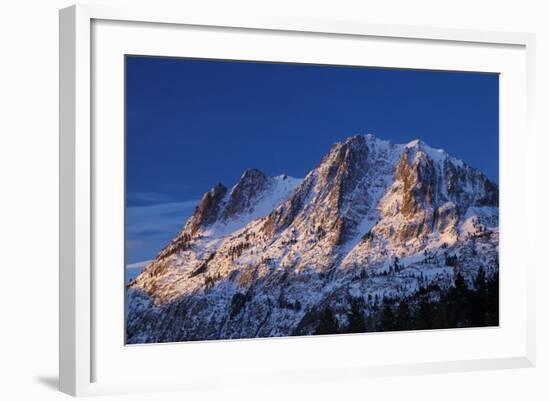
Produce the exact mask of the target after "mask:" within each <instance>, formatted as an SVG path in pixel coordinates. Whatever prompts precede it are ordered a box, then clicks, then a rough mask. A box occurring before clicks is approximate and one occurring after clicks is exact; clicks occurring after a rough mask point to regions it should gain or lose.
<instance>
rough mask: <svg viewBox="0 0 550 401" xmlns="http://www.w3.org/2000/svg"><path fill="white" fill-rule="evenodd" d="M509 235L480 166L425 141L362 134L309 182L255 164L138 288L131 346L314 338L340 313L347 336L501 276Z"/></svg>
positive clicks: (131, 304)
mask: <svg viewBox="0 0 550 401" xmlns="http://www.w3.org/2000/svg"><path fill="white" fill-rule="evenodd" d="M498 233H499V231H498V187H497V186H496V185H495V184H494V183H492V182H491V181H490V180H489V179H487V178H486V177H485V176H484V175H483V174H482V173H481V172H480V171H478V170H476V169H474V168H472V167H469V166H468V165H466V164H465V163H464V162H463V161H461V160H459V159H457V158H454V157H452V156H450V155H449V154H447V153H446V152H445V151H443V150H436V149H432V148H431V147H429V146H428V145H426V144H425V143H423V142H421V141H419V140H415V141H412V142H410V143H408V144H404V145H400V144H392V143H390V142H388V141H384V140H381V139H378V138H377V137H375V136H373V135H366V136H360V135H357V136H352V137H349V138H347V139H346V140H345V141H343V142H338V143H336V144H334V145H333V146H332V147H331V148H330V150H329V152H328V153H327V154H326V155H325V156H324V158H323V159H322V161H321V163H320V164H319V165H318V166H317V167H316V168H315V169H313V170H312V171H310V172H309V174H307V176H306V177H305V178H304V179H303V180H302V179H296V178H292V177H288V176H286V175H282V176H277V177H268V176H266V175H265V174H263V173H262V172H261V171H259V170H256V169H251V170H247V171H245V172H244V173H243V175H242V176H241V178H240V180H239V182H238V183H237V184H236V185H234V186H233V188H231V190H228V189H227V188H226V187H225V186H223V185H222V184H217V185H216V186H214V187H213V188H212V189H211V190H210V191H208V192H207V193H206V194H205V195H204V196H203V198H202V200H201V202H200V204H199V206H198V207H197V209H196V210H195V212H194V214H193V215H192V217H191V218H190V219H189V220H188V221H187V223H186V224H185V226H184V227H183V229H182V231H181V232H180V233H179V234H178V235H177V236H176V237H175V238H174V239H173V240H172V241H171V242H170V243H169V244H168V245H167V246H166V247H165V248H164V249H163V250H162V251H161V252H160V253H159V254H158V256H157V257H156V259H155V260H154V261H153V262H151V263H150V264H149V265H147V267H146V268H145V269H144V271H143V272H142V273H141V274H140V275H139V276H138V277H137V278H136V279H135V280H133V281H132V282H131V283H130V285H129V286H128V292H127V296H128V303H127V305H128V310H127V342H128V343H150V342H167V341H186V340H208V339H228V338H251V337H271V336H287V335H302V334H313V333H315V332H322V331H319V327H320V325H322V322H323V319H324V317H323V316H324V314H326V313H328V312H327V311H329V312H330V316H331V319H333V320H334V322H333V326H334V330H336V331H345V328H346V327H349V326H350V325H352V323H353V322H352V321H351V320H353V319H355V318H352V316H360V318H361V319H363V318H365V319H368V318H369V316H371V317H372V318H373V319H375V318H376V316H378V315H379V314H380V313H379V309H380V304H381V302H382V300H392V302H394V303H398V302H399V300H403V299H407V297H412V296H413V295H414V294H416V293H418V292H419V291H424V292H426V291H429V292H430V294H431V295H430V296H431V297H432V298H434V299H436V300H437V299H438V298H441V297H442V296H443V294H445V291H447V290H448V289H450V288H452V287H453V286H454V285H455V278H456V277H457V275H458V274H459V273H460V276H461V277H463V278H464V280H465V283H466V285H467V286H470V287H471V286H473V285H474V281H475V278H476V275H477V274H478V273H479V272H480V269H481V270H483V274H485V275H486V276H487V277H491V276H494V275H495V274H496V273H497V272H498ZM427 289H428V290H427ZM367 329H369V327H367ZM370 329H372V327H371V328H370Z"/></svg>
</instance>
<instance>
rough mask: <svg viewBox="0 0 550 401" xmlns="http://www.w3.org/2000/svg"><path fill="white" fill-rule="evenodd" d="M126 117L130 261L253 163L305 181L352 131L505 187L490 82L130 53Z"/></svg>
mask: <svg viewBox="0 0 550 401" xmlns="http://www.w3.org/2000/svg"><path fill="white" fill-rule="evenodd" d="M126 113H127V119H126V130H127V131H126V150H127V154H126V160H127V176H126V184H127V207H128V208H127V260H128V262H129V263H131V262H135V261H138V260H143V259H150V258H153V257H154V256H155V254H156V252H157V251H158V249H159V248H160V247H161V246H162V245H163V243H164V242H165V241H167V240H168V239H170V237H171V236H172V235H173V234H174V233H175V232H176V231H177V230H178V229H179V228H180V227H181V225H182V224H183V223H184V221H183V220H185V218H186V217H187V216H188V215H189V213H191V212H192V208H193V205H194V204H195V203H196V200H197V199H200V197H201V196H202V194H203V193H204V192H205V191H207V190H208V189H209V188H210V187H211V186H212V185H214V184H215V183H217V182H223V183H224V184H225V185H226V186H228V187H230V186H232V185H233V184H234V183H235V181H236V180H237V179H238V177H239V176H240V175H241V173H242V172H243V171H244V170H245V169H247V168H251V167H255V168H259V169H260V170H262V171H264V172H265V173H266V174H268V175H277V174H282V173H286V174H289V175H291V176H295V177H303V176H304V175H305V174H306V173H307V172H308V171H309V170H311V169H312V168H313V167H315V166H316V165H317V164H318V163H319V161H320V159H321V158H322V156H323V155H324V154H325V153H326V152H327V150H328V149H329V147H330V145H331V144H332V143H334V142H336V141H339V140H342V139H344V138H345V137H347V136H350V135H353V134H357V133H363V134H366V133H372V134H374V135H376V136H378V137H381V138H384V139H389V140H391V141H392V142H394V143H406V142H409V141H411V140H412V139H416V138H420V139H422V140H423V141H424V142H426V143H428V144H429V145H430V146H432V147H435V148H444V149H445V150H447V151H448V152H449V153H451V154H452V155H454V156H457V157H459V158H462V159H463V160H465V161H466V162H467V163H468V164H470V165H472V166H474V167H476V168H479V169H480V170H482V171H483V172H484V173H485V174H486V175H487V176H488V177H489V178H490V179H492V180H494V181H498V76H497V75H495V74H477V73H456V72H436V71H418V70H394V69H380V68H364V67H359V68H354V67H335V66H316V65H301V64H274V63H253V62H234V61H215V60H192V59H176V58H151V57H137V56H132V57H127V60H126Z"/></svg>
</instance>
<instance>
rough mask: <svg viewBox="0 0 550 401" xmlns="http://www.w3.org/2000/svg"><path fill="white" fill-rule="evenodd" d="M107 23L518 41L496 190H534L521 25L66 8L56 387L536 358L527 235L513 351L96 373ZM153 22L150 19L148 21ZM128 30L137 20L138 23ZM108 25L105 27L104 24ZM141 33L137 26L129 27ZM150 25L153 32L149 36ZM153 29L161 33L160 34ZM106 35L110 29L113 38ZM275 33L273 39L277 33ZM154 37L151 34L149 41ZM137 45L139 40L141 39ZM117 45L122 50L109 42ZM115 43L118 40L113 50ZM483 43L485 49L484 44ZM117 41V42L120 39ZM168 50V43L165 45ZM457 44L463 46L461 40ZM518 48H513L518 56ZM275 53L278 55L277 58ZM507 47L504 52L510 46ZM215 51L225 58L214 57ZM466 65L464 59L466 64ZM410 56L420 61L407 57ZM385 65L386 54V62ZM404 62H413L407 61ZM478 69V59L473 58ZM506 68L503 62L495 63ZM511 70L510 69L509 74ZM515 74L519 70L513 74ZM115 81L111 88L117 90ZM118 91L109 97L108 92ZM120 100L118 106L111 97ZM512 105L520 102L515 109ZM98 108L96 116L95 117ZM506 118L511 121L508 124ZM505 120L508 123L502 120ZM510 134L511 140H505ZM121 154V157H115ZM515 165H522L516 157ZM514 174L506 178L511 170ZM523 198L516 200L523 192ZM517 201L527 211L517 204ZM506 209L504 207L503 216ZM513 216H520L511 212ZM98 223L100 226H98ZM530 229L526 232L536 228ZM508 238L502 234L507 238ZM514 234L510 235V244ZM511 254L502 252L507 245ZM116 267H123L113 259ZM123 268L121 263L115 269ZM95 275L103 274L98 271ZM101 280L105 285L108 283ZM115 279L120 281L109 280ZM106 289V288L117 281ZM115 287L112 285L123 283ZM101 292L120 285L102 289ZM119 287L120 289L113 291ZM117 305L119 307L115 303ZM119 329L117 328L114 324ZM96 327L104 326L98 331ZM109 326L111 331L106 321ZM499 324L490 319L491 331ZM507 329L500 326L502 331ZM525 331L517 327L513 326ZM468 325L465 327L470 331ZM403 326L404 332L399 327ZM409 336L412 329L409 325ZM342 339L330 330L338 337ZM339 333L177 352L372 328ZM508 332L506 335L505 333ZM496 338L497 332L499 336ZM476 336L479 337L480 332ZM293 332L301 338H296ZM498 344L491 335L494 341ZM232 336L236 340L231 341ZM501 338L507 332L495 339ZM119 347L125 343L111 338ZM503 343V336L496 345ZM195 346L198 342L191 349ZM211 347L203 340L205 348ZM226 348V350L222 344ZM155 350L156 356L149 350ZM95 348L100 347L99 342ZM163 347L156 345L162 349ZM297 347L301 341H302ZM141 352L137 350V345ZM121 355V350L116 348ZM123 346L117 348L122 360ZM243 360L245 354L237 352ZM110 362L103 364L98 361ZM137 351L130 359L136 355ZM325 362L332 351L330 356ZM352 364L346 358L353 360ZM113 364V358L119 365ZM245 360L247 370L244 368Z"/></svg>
mask: <svg viewBox="0 0 550 401" xmlns="http://www.w3.org/2000/svg"><path fill="white" fill-rule="evenodd" d="M101 21H106V22H108V24H114V23H117V22H119V23H142V24H149V25H148V26H152V25H154V26H157V27H159V28H160V29H158V31H159V33H158V34H159V35H166V34H170V32H168V31H166V32H165V31H163V29H165V28H166V29H171V28H170V27H173V28H174V29H177V27H186V26H188V27H203V28H205V29H210V28H211V29H216V30H218V31H217V35H224V29H231V30H232V31H234V32H235V31H239V30H243V31H246V32H249V33H250V32H252V33H253V32H264V33H285V34H286V35H300V34H307V35H309V36H315V35H320V36H323V37H329V38H330V37H339V38H354V39H360V38H378V39H382V38H383V39H384V40H387V41H390V42H391V41H399V40H406V41H417V42H419V43H428V42H429V43H434V44H436V45H438V46H439V45H447V44H448V45H451V44H453V45H458V46H462V47H463V48H467V47H471V48H476V47H480V49H481V48H482V47H483V46H493V47H496V48H513V49H515V50H517V51H514V52H511V53H514V54H513V55H512V54H511V55H510V57H514V58H517V59H515V60H516V61H517V65H518V70H517V71H516V72H514V73H513V74H515V73H518V71H519V72H521V73H522V74H523V72H525V76H524V77H523V79H521V80H519V81H518V82H516V83H515V85H517V86H516V87H517V88H521V91H522V93H524V95H525V96H519V97H520V98H521V99H519V100H516V101H517V102H519V103H516V105H518V104H519V105H520V106H521V107H525V109H524V110H522V111H521V114H520V115H519V114H518V117H517V121H515V123H517V124H521V125H515V127H521V132H515V133H514V135H516V136H519V137H521V142H515V141H517V137H514V136H512V134H510V136H507V137H506V138H507V139H506V141H504V145H502V147H501V162H502V161H503V160H506V161H507V162H508V164H510V163H512V165H509V166H508V167H506V168H505V169H504V170H501V173H504V174H501V177H502V178H501V180H502V181H503V183H506V182H507V181H509V182H510V183H512V182H514V183H516V182H522V183H523V187H522V188H523V191H517V192H522V193H521V194H515V195H514V194H513V193H512V192H513V189H512V188H510V187H511V185H505V187H508V188H509V189H510V192H509V194H510V195H507V192H506V190H504V193H503V195H505V196H504V197H503V202H504V204H508V205H515V206H518V205H519V206H526V202H525V200H526V199H527V197H529V196H533V198H534V194H535V181H534V177H535V174H534V171H535V158H534V154H535V151H534V149H533V147H534V144H535V133H534V130H533V128H532V124H533V123H532V121H533V116H532V113H533V110H534V105H533V102H534V85H535V76H534V49H535V38H534V35H531V34H525V33H507V32H485V31H471V30H460V29H439V28H425V27H414V26H397V25H396V26H393V25H392V26H390V25H376V24H369V23H365V22H360V21H317V20H293V19H287V18H254V19H247V18H239V17H234V16H233V17H231V16H216V15H187V14H186V13H185V12H184V11H182V10H163V9H157V8H155V7H151V8H137V7H135V8H134V7H132V8H112V7H108V6H95V5H94V6H91V5H86V6H83V5H78V6H72V7H69V8H66V9H63V10H61V11H60V272H59V275H60V301H59V302H60V325H59V332H60V362H59V374H60V390H61V391H63V392H65V393H68V394H71V395H75V396H80V395H94V394H108V393H125V392H133V391H160V390H167V389H190V388H193V389H196V388H207V387H209V386H224V385H239V384H244V383H246V381H247V380H252V379H253V380H255V382H260V383H261V382H266V383H273V382H274V381H275V380H277V381H279V382H285V381H286V382H291V381H293V380H296V379H297V378H299V379H300V380H320V379H326V378H327V377H331V378H341V377H352V378H354V379H355V378H356V379H361V378H364V377H372V376H381V375H382V376H386V375H400V374H421V373H435V372H442V371H445V372H449V371H467V370H480V369H503V368H513V367H530V366H534V364H535V327H534V326H535V318H534V316H535V313H534V311H535V305H534V300H535V294H534V288H535V285H534V266H535V263H536V260H535V259H534V255H535V253H534V252H530V249H531V246H532V245H531V243H529V241H525V243H522V244H523V245H518V248H517V249H510V250H509V256H510V257H511V258H512V257H513V256H514V253H516V254H517V253H520V252H522V253H526V254H527V255H529V257H527V258H526V261H525V263H524V266H522V269H524V270H523V271H522V274H523V273H525V277H524V278H522V279H520V280H516V283H517V285H518V286H519V287H521V288H519V289H518V291H519V293H520V295H521V297H522V299H523V297H524V298H525V299H524V300H522V302H521V303H520V304H519V305H520V306H521V308H520V307H519V306H518V309H521V311H519V310H518V315H517V316H521V322H519V323H518V326H514V327H513V329H514V330H516V335H515V337H514V340H513V341H515V342H516V343H515V344H514V346H516V348H515V349H514V352H512V353H506V352H500V351H498V350H496V349H495V351H494V352H493V353H487V354H482V353H477V354H476V353H475V352H472V354H471V355H469V356H467V357H466V358H465V359H457V358H455V359H448V360H437V361H436V360H430V361H417V360H415V359H414V357H413V356H411V358H410V360H409V361H407V362H400V363H396V362H395V361H392V360H391V359H388V361H387V362H385V360H384V358H381V359H378V360H377V361H376V362H375V363H369V362H368V361H365V363H362V362H360V361H359V362H358V361H351V359H350V360H349V363H344V362H342V363H341V364H340V365H338V364H336V361H335V365H334V367H329V366H319V367H318V368H315V367H313V366H315V365H313V366H310V365H307V364H304V365H303V366H298V367H297V369H294V370H285V369H284V368H283V367H282V365H277V368H276V369H275V368H274V369H269V368H268V367H267V366H259V367H257V368H256V369H255V371H254V372H252V371H250V372H249V371H246V370H243V371H246V372H248V373H250V375H249V376H248V377H247V378H244V379H242V380H241V381H239V380H235V378H233V377H231V376H230V375H229V374H227V377H226V376H224V375H225V373H224V372H228V371H229V370H227V371H223V370H220V371H219V372H217V374H212V375H209V374H208V373H207V372H204V371H201V368H200V366H199V367H198V368H197V369H194V370H193V371H192V372H189V373H188V374H187V375H186V377H185V378H183V377H181V378H178V377H177V376H173V377H172V376H171V377H167V378H166V379H163V380H161V379H157V380H151V381H150V382H147V381H144V380H139V379H131V378H126V377H125V378H122V377H121V378H120V380H118V379H117V378H116V377H115V375H111V376H109V378H108V379H105V380H103V379H100V380H98V377H101V375H99V376H98V372H97V369H98V366H100V365H101V364H100V365H98V364H97V363H96V361H95V358H96V356H97V353H98V352H100V353H101V352H103V354H105V353H107V352H108V351H107V348H106V347H104V346H103V345H102V344H100V345H97V344H96V337H97V332H96V327H95V326H96V325H97V324H98V322H100V323H101V327H103V329H105V326H108V325H112V326H113V330H115V329H116V330H119V329H120V327H118V326H117V325H118V321H115V320H114V318H111V317H105V316H104V315H103V314H102V312H101V311H102V309H101V306H98V307H95V306H94V288H97V286H98V285H99V286H103V285H104V284H103V283H101V280H104V279H105V276H98V275H96V274H94V263H96V261H97V258H98V257H97V255H96V254H95V253H94V249H93V248H94V245H93V244H94V235H95V234H97V226H98V225H97V220H96V219H97V218H98V217H97V214H94V210H95V207H96V205H95V204H94V202H95V198H94V192H95V191H96V190H97V188H96V186H95V185H96V181H95V180H94V176H95V174H96V169H97V167H98V165H97V163H98V158H97V153H98V152H102V149H107V148H109V149H116V146H117V145H116V144H114V145H113V146H112V147H111V146H110V144H103V145H101V144H99V145H98V144H97V143H96V142H95V141H94V138H93V132H94V131H93V126H94V125H96V126H97V125H98V122H97V121H94V116H95V115H94V107H95V106H94V102H93V101H92V100H93V99H92V98H93V96H94V88H93V85H92V77H93V76H94V68H102V67H101V66H100V65H98V64H97V60H95V59H94V57H95V55H97V54H99V53H97V49H96V48H94V46H100V45H98V43H100V44H101V43H104V41H103V42H101V40H98V41H97V42H96V43H94V41H93V32H94V23H97V22H101ZM151 24H152V25H151ZM117 29H122V30H124V29H130V28H129V27H128V26H121V27H118V28H117ZM136 29H140V28H139V27H138V28H136ZM103 32H106V33H107V34H109V32H110V31H109V30H108V29H107V30H106V31H103ZM136 32H137V31H136ZM155 35H156V34H155ZM155 35H150V36H148V37H149V38H150V41H151V43H152V44H153V45H154V43H155V42H154V41H155V38H157V37H156V36H155ZM159 37H160V36H159ZM113 39H114V38H113ZM273 40H277V38H274V39H273ZM112 42H113V46H116V45H117V43H118V41H117V40H112ZM149 45H150V44H149ZM144 46H145V45H144ZM112 49H113V51H114V50H117V49H118V48H115V47H113V48H112ZM121 49H122V48H121ZM481 50H484V49H481ZM117 51H123V49H122V50H120V49H118V50H117ZM167 51H169V50H165V52H167ZM457 51H460V50H459V49H458V48H457ZM516 53H517V54H516ZM274 57H276V56H274ZM507 57H508V56H507ZM222 58H223V57H222ZM503 60H504V58H503V59H502V60H500V61H498V60H497V61H495V62H494V63H495V64H494V65H495V67H494V68H491V70H492V71H493V70H494V71H493V72H501V71H500V69H499V68H498V63H499V62H500V63H503ZM465 63H466V64H467V63H468V61H466V62H465ZM466 64H464V65H463V66H457V67H456V68H457V69H460V68H467V67H468V66H467V65H466ZM415 65H416V64H415ZM382 66H385V64H382ZM407 67H409V66H407ZM471 68H473V69H474V70H475V65H474V64H472V67H471ZM503 68H504V67H503ZM511 74H512V73H511ZM516 81H517V79H516ZM120 90H121V88H118V89H117V91H118V92H117V93H120ZM501 96H508V95H507V92H503V93H502V94H501ZM115 99H117V97H116V96H115ZM119 106H120V105H119ZM501 110H505V111H506V112H509V113H511V114H513V113H515V111H514V109H510V108H508V107H507V106H506V104H502V107H501ZM518 113H519V112H518ZM95 117H97V116H95ZM506 124H508V123H506ZM505 128H506V127H505ZM513 138H516V139H513ZM512 147H514V148H515V149H516V151H517V152H519V153H520V156H521V158H520V160H521V162H518V161H514V160H510V158H509V157H508V156H509V154H508V153H507V152H508V150H509V149H511V148H512ZM115 157H117V156H115ZM514 163H517V164H518V165H517V166H516V165H513V164H514ZM512 167H515V168H516V170H517V172H516V173H513V174H510V173H509V172H510V171H512ZM512 175H513V176H512ZM519 196H522V198H519ZM509 209H510V213H520V211H518V210H517V207H516V208H515V210H516V211H515V212H514V211H513V210H511V209H514V208H512V207H509ZM523 209H525V210H523ZM523 209H522V210H521V213H523V214H522V215H521V216H522V219H521V221H519V220H517V219H514V218H512V217H513V216H510V219H508V221H509V224H508V226H507V227H508V228H515V227H516V226H517V225H518V224H524V225H525V226H526V227H532V225H534V216H535V210H534V208H526V207H523ZM503 217H504V216H503ZM518 221H519V222H518ZM99 227H101V224H100V225H99ZM534 231H535V230H534V229H532V230H531V231H530V232H534ZM504 243H506V241H505V242H504ZM508 243H510V241H509V242H508ZM507 252H508V251H507ZM121 269H122V266H121ZM120 275H122V273H121V274H120ZM98 280H99V281H98ZM107 287H108V286H104V287H102V288H107ZM114 287H116V286H114ZM114 287H113V288H114ZM119 289H120V288H119ZM109 291H116V289H110V290H109ZM122 296H123V294H122V293H121V298H122ZM120 314H121V315H122V309H121V310H120ZM117 327H118V328H117ZM103 329H102V330H103ZM107 329H109V328H108V327H107ZM497 330H498V329H497ZM505 330H506V327H504V328H502V327H501V331H502V332H504V331H505ZM518 331H521V333H520V334H517V332H518ZM495 332H496V331H495V330H493V332H487V333H485V332H483V333H482V332H481V331H477V332H476V331H463V332H462V333H464V334H463V335H464V336H465V337H471V338H472V339H471V340H465V341H474V340H475V339H476V338H478V337H480V336H486V337H484V338H485V340H486V341H490V339H491V336H494V335H495V334H494V333H495ZM472 333H473V334H472ZM406 335H407V334H404V336H406ZM409 335H410V334H409ZM418 335H424V336H429V338H430V340H429V341H438V338H440V337H441V338H443V337H446V338H447V340H445V341H449V339H450V336H451V335H454V334H449V332H441V331H439V332H438V331H435V332H433V333H432V332H430V333H427V332H423V333H419V334H418ZM385 336H386V337H385V338H384V341H385V343H391V341H396V340H395V339H397V338H400V339H401V340H402V339H404V338H408V337H403V336H402V337H395V336H392V335H391V334H390V335H388V334H386V335H385ZM337 337H338V336H337ZM340 337H341V338H334V337H333V338H329V339H324V340H323V343H322V344H321V342H320V340H315V341H314V342H304V341H303V339H264V340H249V341H238V342H227V341H225V342H217V343H215V344H210V345H208V346H206V345H201V344H194V345H192V346H191V345H188V346H186V347H187V348H181V347H180V348H178V352H181V353H186V354H187V355H189V356H191V358H197V357H198V356H200V355H201V353H203V352H204V353H205V355H207V356H208V357H211V356H212V355H213V353H214V352H219V351H220V350H223V352H226V353H227V355H231V352H237V349H238V351H239V352H241V351H242V350H243V349H244V348H246V349H248V351H247V352H250V353H255V354H257V355H264V359H265V357H267V356H269V355H272V354H273V353H274V352H278V353H283V354H284V352H285V348H287V347H289V349H290V348H292V347H294V348H292V349H293V351H292V352H297V349H298V348H300V349H306V350H307V352H309V353H310V354H315V352H316V349H319V347H320V346H323V347H328V348H326V349H329V350H330V347H333V348H335V347H340V346H342V344H343V341H346V342H348V343H350V342H355V343H356V344H358V343H359V342H360V341H365V339H367V340H368V338H371V339H372V338H375V337H372V336H371V337H368V336H367V337H364V336H363V337H358V336H348V337H346V336H344V337H342V336H340ZM510 338H511V337H510ZM503 339H504V337H503ZM485 340H484V341H485ZM296 341H302V342H301V343H296ZM497 342H498V341H497ZM232 343H233V344H237V345H234V346H232V345H231V344H232ZM503 343H504V341H503ZM119 346H120V347H124V345H123V343H120V344H119ZM503 346H504V345H503ZM166 347H169V346H165V345H152V346H148V347H145V348H146V349H147V351H146V352H147V353H148V354H149V355H148V356H147V358H152V359H148V361H152V360H155V361H158V360H162V358H168V357H167V356H166V354H167V352H166V350H167V349H168V348H166ZM191 347H194V348H191ZM208 347H209V348H208ZM231 347H233V348H234V351H232V350H231V349H230V348H231ZM157 349H158V355H152V354H156V353H157ZM98 350H101V351H98ZM162 350H164V351H162ZM133 352H134V353H136V355H137V356H136V355H134V356H128V358H130V357H133V358H136V357H139V355H140V354H139V353H138V352H137V351H133ZM304 352H305V351H304ZM142 354H143V353H142ZM121 355H122V354H121ZM331 355H336V354H333V353H331V352H328V358H329V359H330V358H331ZM122 357H123V356H121V358H122ZM245 359H246V358H245ZM103 361H104V362H102V364H103V366H104V365H105V364H106V363H112V364H113V366H115V365H116V363H115V362H117V361H116V360H115V356H113V360H112V361H111V360H107V361H106V359H105V357H103ZM105 361H106V362H105ZM134 361H135V359H134ZM329 362H330V361H329ZM352 362H353V363H352ZM116 366H117V367H116V368H117V369H119V366H118V365H116ZM243 369H245V368H244V367H243Z"/></svg>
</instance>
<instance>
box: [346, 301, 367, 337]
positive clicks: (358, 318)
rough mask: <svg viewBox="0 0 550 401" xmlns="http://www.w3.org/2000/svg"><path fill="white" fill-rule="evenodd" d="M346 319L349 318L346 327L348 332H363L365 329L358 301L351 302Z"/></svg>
mask: <svg viewBox="0 0 550 401" xmlns="http://www.w3.org/2000/svg"><path fill="white" fill-rule="evenodd" d="M348 320H349V324H348V327H347V329H346V331H347V332H348V333H364V332H365V331H367V327H366V325H365V318H364V316H363V308H362V303H361V302H359V301H353V302H352V304H351V312H350V314H349V316H348Z"/></svg>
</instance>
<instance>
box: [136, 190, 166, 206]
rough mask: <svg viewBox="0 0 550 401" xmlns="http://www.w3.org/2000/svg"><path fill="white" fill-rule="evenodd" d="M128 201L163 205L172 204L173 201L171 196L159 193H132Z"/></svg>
mask: <svg viewBox="0 0 550 401" xmlns="http://www.w3.org/2000/svg"><path fill="white" fill-rule="evenodd" d="M128 200H129V201H131V202H142V203H163V202H170V201H171V200H172V199H171V198H170V196H168V195H166V194H162V193H159V192H130V193H128Z"/></svg>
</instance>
